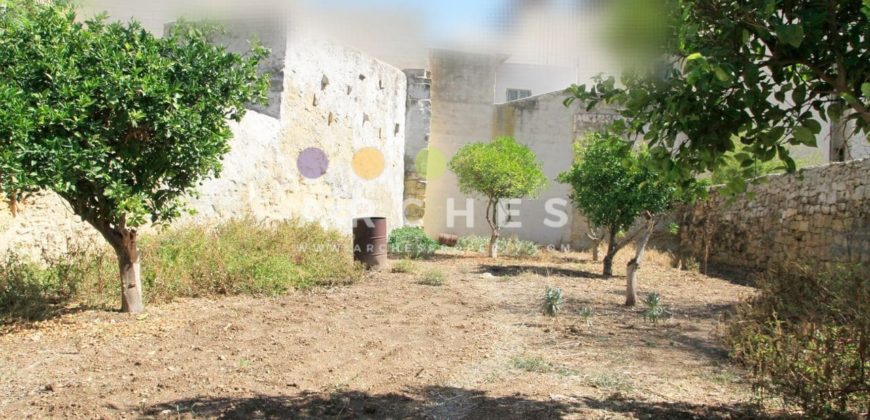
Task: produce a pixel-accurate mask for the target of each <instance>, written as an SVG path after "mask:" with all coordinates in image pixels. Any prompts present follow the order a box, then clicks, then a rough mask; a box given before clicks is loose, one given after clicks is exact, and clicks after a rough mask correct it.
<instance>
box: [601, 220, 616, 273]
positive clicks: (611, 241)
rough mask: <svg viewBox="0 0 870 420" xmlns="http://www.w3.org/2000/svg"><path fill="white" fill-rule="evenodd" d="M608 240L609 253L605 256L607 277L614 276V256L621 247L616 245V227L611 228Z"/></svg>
mask: <svg viewBox="0 0 870 420" xmlns="http://www.w3.org/2000/svg"><path fill="white" fill-rule="evenodd" d="M608 236H609V238H608V241H607V254H606V255H605V256H604V273H603V276H604V278H605V279H609V278H611V277H613V257H615V256H616V252H617V251H619V248H618V247H617V246H616V229H610V231H609V233H608Z"/></svg>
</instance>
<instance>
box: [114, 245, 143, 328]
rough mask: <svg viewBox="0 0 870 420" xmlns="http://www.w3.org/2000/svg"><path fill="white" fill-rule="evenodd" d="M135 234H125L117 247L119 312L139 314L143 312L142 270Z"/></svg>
mask: <svg viewBox="0 0 870 420" xmlns="http://www.w3.org/2000/svg"><path fill="white" fill-rule="evenodd" d="M136 242H137V241H136V234H135V233H132V234H131V233H125V234H124V235H123V237H122V238H121V243H120V244H119V246H115V253H116V254H117V255H118V268H119V269H120V273H121V312H127V313H139V312H142V311H144V310H145V306H144V305H143V303H142V270H141V266H140V263H139V261H140V257H141V254H140V252H139V248H138V247H137V244H136Z"/></svg>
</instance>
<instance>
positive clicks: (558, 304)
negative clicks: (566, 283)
mask: <svg viewBox="0 0 870 420" xmlns="http://www.w3.org/2000/svg"><path fill="white" fill-rule="evenodd" d="M563 303H564V299H563V298H562V289H556V288H552V287H548V288H547V291H546V293H544V304H543V309H544V315H547V316H557V315H559V311H561V310H562V304H563Z"/></svg>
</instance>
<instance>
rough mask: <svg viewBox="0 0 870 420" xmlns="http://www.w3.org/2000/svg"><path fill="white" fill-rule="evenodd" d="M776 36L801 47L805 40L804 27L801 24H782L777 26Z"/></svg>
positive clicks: (796, 46)
mask: <svg viewBox="0 0 870 420" xmlns="http://www.w3.org/2000/svg"><path fill="white" fill-rule="evenodd" d="M776 36H777V37H778V38H779V39H780V40H782V41H783V42H785V43H786V44H789V45H791V46H792V47H795V48H800V46H801V44H802V43H803V42H804V36H805V35H804V27H803V25H801V24H794V25H780V26H778V27H777V28H776Z"/></svg>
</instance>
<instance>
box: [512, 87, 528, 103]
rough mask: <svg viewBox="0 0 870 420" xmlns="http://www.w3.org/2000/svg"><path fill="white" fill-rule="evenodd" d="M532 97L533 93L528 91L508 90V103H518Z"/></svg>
mask: <svg viewBox="0 0 870 420" xmlns="http://www.w3.org/2000/svg"><path fill="white" fill-rule="evenodd" d="M529 96H532V91H530V90H528V89H508V90H507V101H508V102H510V101H516V100H519V99H523V98H528V97H529Z"/></svg>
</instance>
